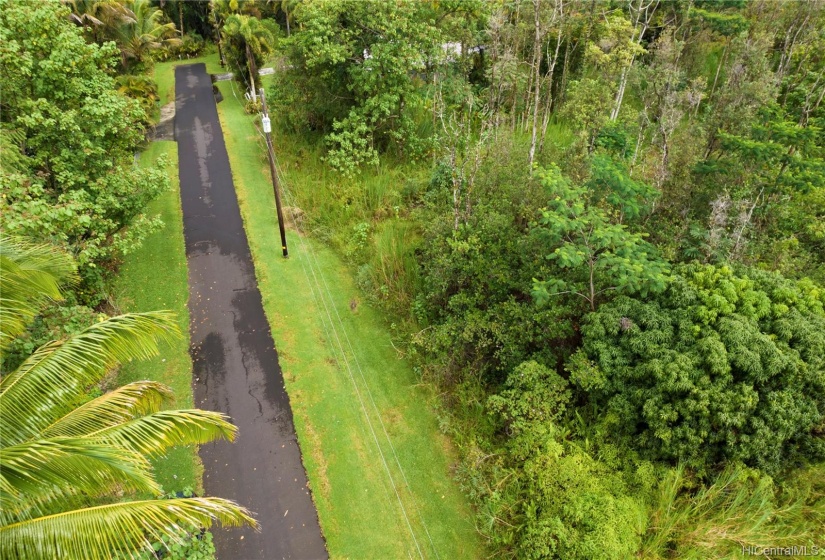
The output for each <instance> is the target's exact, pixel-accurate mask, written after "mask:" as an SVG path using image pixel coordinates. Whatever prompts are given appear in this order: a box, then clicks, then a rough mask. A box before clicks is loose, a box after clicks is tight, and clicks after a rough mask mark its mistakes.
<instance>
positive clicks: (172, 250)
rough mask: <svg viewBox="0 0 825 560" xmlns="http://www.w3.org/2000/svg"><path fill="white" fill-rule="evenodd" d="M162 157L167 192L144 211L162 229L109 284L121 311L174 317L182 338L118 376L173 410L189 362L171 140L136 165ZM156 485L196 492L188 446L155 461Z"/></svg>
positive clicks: (182, 404)
mask: <svg viewBox="0 0 825 560" xmlns="http://www.w3.org/2000/svg"><path fill="white" fill-rule="evenodd" d="M161 155H165V156H166V158H167V170H168V173H169V179H170V181H171V182H172V189H170V190H169V191H168V192H166V193H163V194H162V195H161V196H159V197H158V198H157V199H156V200H154V201H152V202H151V203H150V204H149V207H148V208H147V210H146V213H147V214H148V215H150V216H152V215H159V216H160V217H161V219H162V220H163V228H162V229H160V230H159V231H156V232H155V233H153V234H152V235H150V236H149V237H147V238H146V240H145V241H144V243H143V245H142V246H141V247H140V248H139V249H138V250H136V251H134V252H132V253H130V254H128V255H127V256H126V257H125V259H124V262H123V265H122V266H121V269H120V274H119V275H118V277H117V279H116V281H115V286H114V288H115V299H116V301H117V304H118V306H119V307H120V311H121V312H135V311H155V310H160V309H168V310H171V311H174V312H175V313H176V314H177V320H178V325H179V327H180V331H181V333H182V337H181V338H179V339H177V340H175V341H174V342H173V343H172V344H171V345H169V346H165V347H162V348H161V354H160V356H159V357H157V358H154V359H152V360H146V361H139V362H132V363H129V364H127V365H125V366H124V367H123V368H122V369H121V370H120V373H119V374H118V382H119V383H120V384H124V383H129V382H132V381H138V380H144V379H150V380H153V381H160V382H161V383H164V384H166V385H168V386H170V387H171V388H172V390H174V392H175V402H174V403H173V405H174V407H175V408H192V407H193V405H192V361H191V359H190V357H189V334H188V333H189V310H188V308H187V301H188V300H189V286H188V283H187V266H186V250H185V248H184V244H183V217H182V214H181V207H180V192H179V189H178V165H177V161H178V151H177V144H175V143H174V142H152V143H151V144H149V146H148V148H147V149H146V151H144V152H143V153H142V154H141V156H140V164H141V165H150V164H153V163H155V162H156V161H157V160H158V158H159V157H160V156H161ZM155 469H156V473H157V477H158V481H159V482H160V484H161V486H163V488H164V490H166V491H167V492H177V491H181V490H183V489H184V488H192V489H194V490H199V489H200V486H201V470H202V469H201V467H200V464H199V460H198V458H197V454H196V453H195V449H194V447H193V446H187V447H177V448H173V449H171V450H170V451H169V452H168V453H167V454H166V456H165V457H161V458H160V459H158V460H157V461H155Z"/></svg>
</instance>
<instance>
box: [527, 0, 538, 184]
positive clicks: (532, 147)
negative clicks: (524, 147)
mask: <svg viewBox="0 0 825 560" xmlns="http://www.w3.org/2000/svg"><path fill="white" fill-rule="evenodd" d="M539 7H540V0H533V8H534V10H533V17H534V23H535V38H534V41H535V42H534V44H533V81H534V82H535V84H534V92H533V131H532V135H531V137H530V158H529V159H530V169H533V161H534V160H535V157H536V133H537V131H538V120H539V94H540V93H541V80H540V79H539V78H540V77H541V76H540V72H541V20H540V19H539Z"/></svg>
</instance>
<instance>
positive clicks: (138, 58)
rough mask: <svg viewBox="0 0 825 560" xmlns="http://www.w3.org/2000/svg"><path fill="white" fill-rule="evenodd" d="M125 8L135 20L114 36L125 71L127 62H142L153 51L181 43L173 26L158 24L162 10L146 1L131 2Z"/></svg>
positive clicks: (123, 26) (170, 24)
mask: <svg viewBox="0 0 825 560" xmlns="http://www.w3.org/2000/svg"><path fill="white" fill-rule="evenodd" d="M127 7H128V8H129V9H130V10H131V11H132V13H133V14H134V19H133V21H131V22H128V23H125V24H123V25H121V26H120V27H119V28H118V30H117V34H116V41H117V44H118V46H119V47H120V53H121V59H122V62H123V67H124V68H125V67H126V66H127V64H128V61H129V60H133V61H135V62H137V63H142V62H144V61H145V60H146V59H147V58H148V56H149V54H150V53H151V52H152V51H154V50H156V49H160V48H163V47H173V46H177V45H179V44H180V39H179V38H178V31H177V30H176V29H175V24H174V23H171V22H170V23H161V20H162V18H163V11H161V10H160V9H158V8H155V7H154V6H152V4H151V3H150V2H149V0H134V1H133V2H131V3H130V4H128V5H127Z"/></svg>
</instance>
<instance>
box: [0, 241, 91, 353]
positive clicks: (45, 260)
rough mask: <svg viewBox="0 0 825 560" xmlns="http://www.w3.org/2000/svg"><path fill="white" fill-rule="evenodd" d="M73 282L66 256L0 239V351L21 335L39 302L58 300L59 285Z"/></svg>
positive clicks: (71, 264) (47, 247)
mask: <svg viewBox="0 0 825 560" xmlns="http://www.w3.org/2000/svg"><path fill="white" fill-rule="evenodd" d="M75 280H76V268H75V265H74V262H73V261H72V258H71V256H69V255H68V254H67V253H64V252H61V251H56V250H55V248H54V247H52V246H50V245H41V244H34V243H27V242H25V241H22V240H19V239H13V238H9V237H6V236H5V235H2V236H0V284H1V285H2V290H0V351H2V350H4V349H5V348H6V347H7V346H8V344H9V343H10V342H11V341H12V340H13V339H14V338H15V337H16V336H18V335H19V334H20V333H22V332H23V330H24V329H25V328H26V325H27V324H28V323H29V321H31V320H32V319H33V318H34V316H35V315H36V314H37V313H38V312H39V311H40V308H41V307H42V305H43V303H45V302H46V301H47V300H49V299H52V300H59V299H62V296H61V295H60V286H61V284H67V283H72V282H74V281H75Z"/></svg>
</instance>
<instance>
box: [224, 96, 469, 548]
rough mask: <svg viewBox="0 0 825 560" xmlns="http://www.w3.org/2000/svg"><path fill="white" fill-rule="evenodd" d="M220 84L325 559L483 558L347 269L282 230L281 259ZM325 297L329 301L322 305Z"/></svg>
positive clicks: (385, 335)
mask: <svg viewBox="0 0 825 560" xmlns="http://www.w3.org/2000/svg"><path fill="white" fill-rule="evenodd" d="M219 88H220V90H221V92H222V94H223V97H224V101H223V102H222V103H220V104H219V105H218V109H219V113H220V116H221V126H222V128H223V132H224V137H225V139H226V144H227V149H228V152H229V159H230V164H231V166H232V173H233V179H234V182H235V188H236V190H237V192H238V198H239V202H240V206H241V213H242V215H243V218H244V223H245V227H246V232H247V236H248V237H249V242H250V246H251V250H252V254H253V258H254V260H255V267H256V273H257V276H258V283H259V286H260V289H261V292H262V295H263V301H264V309H265V311H266V314H267V317H268V319H269V322H270V325H271V327H272V333H273V336H274V339H275V346H276V348H277V349H278V353H279V356H280V363H281V367H282V368H283V370H284V377H285V379H286V384H287V390H288V392H289V395H290V398H291V402H292V408H293V412H294V415H295V425H296V429H297V433H298V438H299V441H300V443H301V449H302V452H303V455H304V464H305V466H306V468H307V471H308V474H309V479H310V484H311V486H312V490H313V496H314V498H315V502H316V505H317V507H318V512H319V517H320V521H321V527H322V529H323V531H324V535H325V536H326V538H327V544H328V548H329V551H330V554H331V555H332V557H333V558H365V559H367V558H375V559H396V558H419V557H420V556H419V550H420V555H421V556H423V557H424V558H437V557H438V558H441V559H444V560H446V559H452V558H480V557H482V556H484V551H483V547H482V545H481V542H480V539H479V537H478V534H477V533H476V531H475V528H474V526H473V524H472V519H473V516H472V513H471V510H470V506H469V504H468V501H467V500H466V498H465V496H463V495H462V494H461V492H460V490H459V488H458V486H457V484H456V483H455V482H454V481H453V478H452V476H451V472H450V467H451V462H454V461H456V454H455V452H454V450H453V449H452V448H451V445H450V441H449V440H448V438H447V437H446V436H444V435H443V434H442V433H441V432H440V431H439V429H438V423H437V419H436V416H435V413H434V412H433V410H432V408H431V406H430V405H429V401H430V399H431V398H432V395H431V394H430V393H429V392H428V391H427V390H426V388H424V387H422V386H419V385H417V382H418V381H417V379H416V376H415V374H414V372H413V371H412V368H411V367H410V365H409V364H408V363H407V362H406V361H404V360H403V359H400V358H399V355H398V354H397V352H396V351H395V349H394V348H393V346H392V342H391V340H390V336H389V328H388V325H387V323H386V321H385V318H384V317H383V316H382V315H381V313H379V312H378V311H376V310H374V309H372V308H371V307H370V306H369V305H367V304H365V303H363V302H361V301H360V295H359V292H358V290H357V288H356V287H355V285H354V282H353V280H352V276H351V273H350V271H349V270H348V269H347V268H346V267H345V266H344V264H343V263H342V262H341V261H340V260H339V259H338V258H337V257H336V256H335V255H334V253H333V252H332V251H331V250H329V249H327V248H325V247H324V246H322V245H320V244H319V243H316V242H314V241H312V240H311V239H308V238H299V237H298V235H297V234H296V233H295V232H294V231H290V232H289V236H288V243H289V246H290V259H288V260H285V259H283V258H282V257H281V251H280V240H279V235H278V227H277V222H276V220H275V208H274V206H275V204H274V197H273V194H272V186H271V183H270V179H269V173H268V167H267V163H266V155H265V151H264V144H263V141H262V139H261V137H260V135H258V134H257V133H256V131H255V129H254V128H253V118H252V117H251V116H248V115H246V114H245V113H244V111H243V108H242V106H241V104H240V103H239V100H238V99H237V98H236V96H235V95H237V96H238V97H240V95H241V92H240V90H239V88H238V87H237V86H236V87H235V90H236V92H235V95H233V92H232V89H231V88H232V84H230V83H228V82H223V83H220V84H219ZM287 180H289V177H287ZM313 255H314V258H313ZM311 270H314V271H315V275H316V276H315V278H317V279H318V284H317V285H316V283H315V279H314V278H313V275H312V272H311ZM319 273H320V274H321V275H323V278H324V279H325V282H324V280H321V278H320V277H319V276H318V275H319ZM319 286H320V293H319V292H318V287H319ZM327 288H328V289H329V293H327V291H326V290H327ZM322 294H323V296H324V297H331V301H328V302H327V305H328V306H330V307H329V308H325V306H324V305H323V303H322V299H321V295H322ZM332 306H334V307H332ZM336 311H337V314H338V315H339V316H340V318H341V322H342V326H341V325H339V324H338V321H337V317H336ZM328 313H329V315H328ZM330 317H331V318H332V321H331V322H330ZM330 324H334V325H335V329H336V330H335V332H333V331H332V330H331V328H330ZM342 327H343V328H342ZM347 337H348V338H349V341H350V342H351V343H352V347H353V348H354V353H355V355H353V354H352V352H351V351H350V348H349V346H348V343H347ZM339 339H340V341H341V344H342V346H343V348H344V355H346V358H347V361H346V362H345V361H344V359H343V355H342V353H341V352H340V350H339V347H338V340H339ZM356 357H357V363H358V364H360V367H361V368H362V369H361V370H359V369H358V366H357V365H356ZM347 362H348V363H349V365H350V367H351V368H352V369H351V371H350V370H349V369H348V368H347V366H346V363H347ZM362 373H363V379H362V377H361V374H362ZM350 374H352V377H350ZM356 387H357V390H356ZM359 393H360V395H361V398H362V399H363V401H364V405H365V408H366V416H365V412H364V410H363V409H362V405H361V400H359ZM372 400H374V402H375V405H376V407H377V411H376V410H374V409H373V406H372ZM367 417H369V422H367V419H366V418H367ZM382 422H383V427H382ZM370 424H372V428H373V430H374V432H375V435H373V431H372V430H371V429H370ZM384 429H386V432H387V434H388V435H389V441H391V443H392V447H391V446H390V443H389V442H388V439H387V437H386V436H385V433H384ZM376 439H377V441H378V444H377V445H376ZM379 448H380V453H379ZM382 454H383V457H384V460H385V461H386V465H387V466H386V467H385V465H384V460H382V457H381V455H382ZM396 456H397V463H396ZM399 464H400V465H401V468H402V469H403V473H402V470H401V469H399ZM387 469H389V473H390V475H391V477H392V480H393V482H394V485H393V483H391V482H390V476H388V473H387ZM405 478H406V480H405ZM407 482H408V483H409V485H408V484H407ZM396 492H397V494H396ZM399 498H400V500H399ZM399 501H400V502H401V504H403V510H402V507H401V505H399ZM408 525H409V526H408ZM410 526H411V527H412V531H410ZM411 533H412V534H414V535H415V540H413V537H412V536H411ZM428 533H429V536H428Z"/></svg>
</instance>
